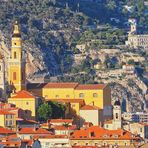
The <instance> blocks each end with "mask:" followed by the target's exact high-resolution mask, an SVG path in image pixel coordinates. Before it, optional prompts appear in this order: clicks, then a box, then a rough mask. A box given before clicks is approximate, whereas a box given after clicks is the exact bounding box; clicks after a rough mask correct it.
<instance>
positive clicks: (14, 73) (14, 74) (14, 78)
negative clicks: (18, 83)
mask: <svg viewBox="0 0 148 148" xmlns="http://www.w3.org/2000/svg"><path fill="white" fill-rule="evenodd" d="M13 80H16V72H13Z"/></svg>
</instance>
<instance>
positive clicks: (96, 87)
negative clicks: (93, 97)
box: [75, 84, 107, 90]
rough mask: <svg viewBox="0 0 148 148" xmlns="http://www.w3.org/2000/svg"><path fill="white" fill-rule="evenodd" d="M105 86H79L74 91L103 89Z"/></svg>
mask: <svg viewBox="0 0 148 148" xmlns="http://www.w3.org/2000/svg"><path fill="white" fill-rule="evenodd" d="M106 86H107V84H80V85H78V86H77V87H76V88H75V89H76V90H89V89H104V88H105V87H106Z"/></svg>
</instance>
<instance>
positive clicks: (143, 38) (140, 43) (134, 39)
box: [126, 19, 148, 50]
mask: <svg viewBox="0 0 148 148" xmlns="http://www.w3.org/2000/svg"><path fill="white" fill-rule="evenodd" d="M130 24H131V30H130V32H129V34H128V41H126V45H128V46H130V47H133V48H139V47H141V48H143V49H145V50H148V34H137V23H136V20H135V19H130Z"/></svg>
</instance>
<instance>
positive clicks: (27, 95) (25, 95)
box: [11, 90, 35, 99]
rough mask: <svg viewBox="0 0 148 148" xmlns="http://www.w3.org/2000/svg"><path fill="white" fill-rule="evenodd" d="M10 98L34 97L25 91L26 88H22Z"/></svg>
mask: <svg viewBox="0 0 148 148" xmlns="http://www.w3.org/2000/svg"><path fill="white" fill-rule="evenodd" d="M11 98H21V99H22V98H35V96H34V95H33V94H32V93H30V92H28V91H26V90H22V91H19V92H18V93H17V94H16V95H15V96H13V97H11Z"/></svg>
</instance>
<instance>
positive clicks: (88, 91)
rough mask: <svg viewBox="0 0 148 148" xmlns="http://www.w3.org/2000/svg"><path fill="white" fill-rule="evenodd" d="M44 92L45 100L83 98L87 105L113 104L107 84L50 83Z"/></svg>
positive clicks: (100, 106)
mask: <svg viewBox="0 0 148 148" xmlns="http://www.w3.org/2000/svg"><path fill="white" fill-rule="evenodd" d="M42 93H43V94H42V95H43V97H45V100H50V99H57V100H58V99H83V100H84V102H85V104H86V105H95V106H97V107H99V108H101V109H104V107H105V106H109V105H111V90H110V88H109V86H108V85H106V84H78V83H48V84H47V85H45V86H44V87H43V89H42Z"/></svg>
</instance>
